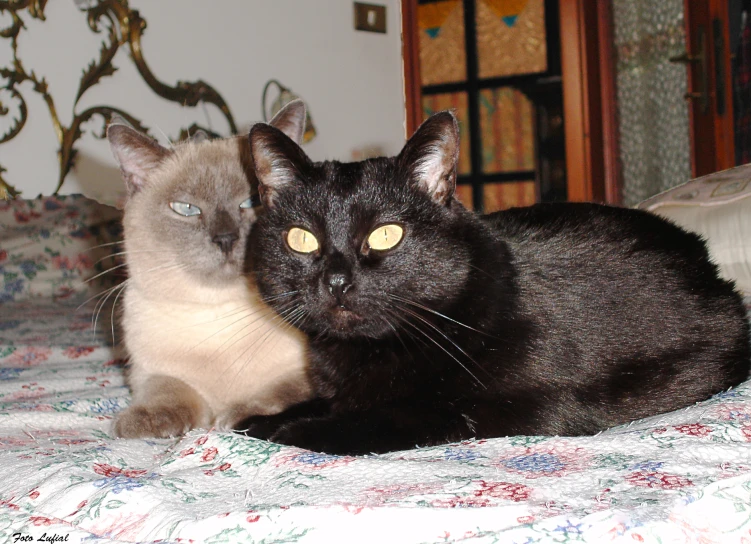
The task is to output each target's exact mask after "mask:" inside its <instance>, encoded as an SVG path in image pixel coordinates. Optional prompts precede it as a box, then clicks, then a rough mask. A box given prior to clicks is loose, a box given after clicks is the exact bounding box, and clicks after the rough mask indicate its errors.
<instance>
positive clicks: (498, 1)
mask: <svg viewBox="0 0 751 544" xmlns="http://www.w3.org/2000/svg"><path fill="white" fill-rule="evenodd" d="M475 6H476V11H475V19H476V21H477V56H478V59H477V61H478V72H479V74H478V75H479V76H480V77H481V78H489V77H503V76H512V75H517V74H532V73H536V72H544V71H545V70H547V69H548V58H547V46H546V41H545V2H544V0H476V4H475Z"/></svg>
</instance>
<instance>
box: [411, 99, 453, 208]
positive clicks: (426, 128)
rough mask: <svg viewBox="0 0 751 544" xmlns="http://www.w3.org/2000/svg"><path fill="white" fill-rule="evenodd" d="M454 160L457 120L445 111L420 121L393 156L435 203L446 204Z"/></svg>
mask: <svg viewBox="0 0 751 544" xmlns="http://www.w3.org/2000/svg"><path fill="white" fill-rule="evenodd" d="M458 161H459V124H458V123H457V121H456V117H454V115H453V114H452V113H451V112H448V111H442V112H440V113H436V114H435V115H432V116H430V117H429V118H428V120H427V121H425V122H424V123H423V124H422V125H420V128H418V129H417V131H415V133H414V135H413V136H412V137H411V138H410V139H409V140H408V141H407V143H406V144H405V145H404V149H402V152H401V153H400V154H399V156H398V158H397V164H398V165H399V166H400V167H401V168H403V169H404V170H406V172H407V175H408V176H409V179H410V180H411V181H412V182H413V183H415V184H416V185H417V187H418V188H419V189H420V190H422V191H424V192H425V193H427V194H428V196H430V198H431V199H433V201H434V202H436V203H438V204H447V203H448V202H449V200H450V198H451V197H452V196H453V194H454V191H455V190H456V166H457V162H458Z"/></svg>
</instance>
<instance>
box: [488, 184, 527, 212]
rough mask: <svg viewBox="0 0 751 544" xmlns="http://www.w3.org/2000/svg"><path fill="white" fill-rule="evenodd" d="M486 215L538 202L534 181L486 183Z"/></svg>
mask: <svg viewBox="0 0 751 544" xmlns="http://www.w3.org/2000/svg"><path fill="white" fill-rule="evenodd" d="M482 193H483V203H484V206H483V211H484V212H485V213H491V212H496V211H498V210H506V209H508V208H514V207H519V206H531V205H532V204H534V203H535V202H536V200H537V190H536V188H535V182H534V181H518V182H513V181H512V182H506V183H486V184H485V185H483V186H482Z"/></svg>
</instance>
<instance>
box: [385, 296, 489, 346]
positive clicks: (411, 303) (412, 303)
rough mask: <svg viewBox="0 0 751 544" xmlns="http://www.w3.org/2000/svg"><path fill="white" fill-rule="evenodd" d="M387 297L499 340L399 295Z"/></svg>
mask: <svg viewBox="0 0 751 544" xmlns="http://www.w3.org/2000/svg"><path fill="white" fill-rule="evenodd" d="M388 296H389V297H391V298H392V299H394V300H398V301H399V302H404V303H405V304H409V305H410V306H414V307H416V308H420V309H421V310H425V311H426V312H430V313H431V314H434V315H437V316H438V317H442V318H443V319H446V320H447V321H451V322H452V323H456V324H457V325H461V326H462V327H464V328H466V329H469V330H471V331H474V332H478V333H480V334H484V335H485V336H489V337H490V338H495V339H496V340H500V338H498V337H497V336H493V335H492V334H488V333H486V332H485V331H481V330H479V329H476V328H474V327H470V326H469V325H466V324H464V323H462V322H461V321H457V320H456V319H452V318H450V317H449V316H447V315H443V314H442V313H441V312H437V311H435V310H433V309H432V308H429V307H428V306H425V305H423V304H420V303H418V302H415V301H413V300H409V299H408V298H404V297H400V296H399V295H395V294H393V293H388Z"/></svg>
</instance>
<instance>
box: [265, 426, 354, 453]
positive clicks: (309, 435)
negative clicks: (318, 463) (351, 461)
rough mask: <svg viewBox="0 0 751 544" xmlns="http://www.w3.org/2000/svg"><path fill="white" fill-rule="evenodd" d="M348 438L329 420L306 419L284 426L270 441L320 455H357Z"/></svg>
mask: <svg viewBox="0 0 751 544" xmlns="http://www.w3.org/2000/svg"><path fill="white" fill-rule="evenodd" d="M348 438H349V437H348V436H347V435H346V434H344V433H342V430H341V429H339V428H338V427H337V426H335V425H332V424H331V422H329V421H327V420H322V419H314V418H306V419H299V420H297V421H294V422H291V423H287V424H286V425H282V426H281V427H280V428H279V430H277V431H276V432H275V433H274V434H273V435H272V436H271V438H270V439H269V440H271V441H272V442H276V443H277V444H284V445H286V446H296V447H298V448H302V449H306V450H311V451H315V452H319V453H330V454H334V455H356V454H357V453H358V452H356V451H353V449H352V446H351V444H349V440H348Z"/></svg>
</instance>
